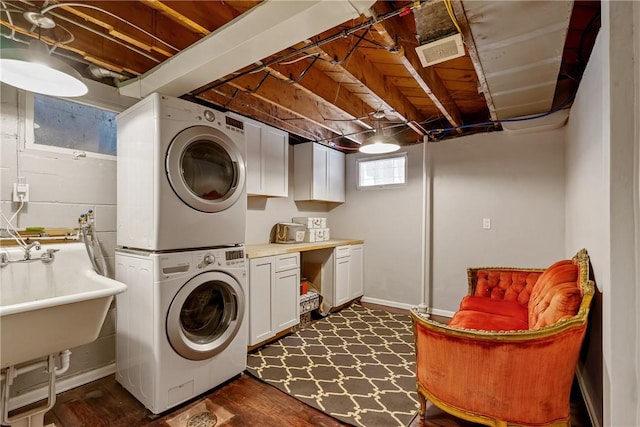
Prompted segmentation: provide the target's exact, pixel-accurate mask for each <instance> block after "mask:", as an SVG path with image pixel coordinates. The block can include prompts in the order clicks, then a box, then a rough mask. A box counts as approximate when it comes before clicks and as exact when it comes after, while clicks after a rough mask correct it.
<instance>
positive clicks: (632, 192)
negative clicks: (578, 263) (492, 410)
mask: <svg viewBox="0 0 640 427" xmlns="http://www.w3.org/2000/svg"><path fill="white" fill-rule="evenodd" d="M639 8H640V7H639V5H638V4H637V3H635V2H603V3H602V28H601V30H600V34H599V36H598V39H597V41H596V45H595V47H594V50H593V53H592V56H591V59H590V60H589V65H588V66H587V70H586V72H585V74H584V78H583V80H582V83H581V86H580V90H579V92H578V96H577V97H576V101H575V103H574V107H573V109H572V114H571V119H570V122H569V126H568V131H567V194H568V197H567V200H566V205H567V208H566V209H567V213H568V215H567V223H566V236H567V237H566V244H567V250H568V251H569V250H572V249H573V248H574V247H576V246H580V245H584V246H586V247H587V248H588V249H589V253H590V257H591V260H592V265H593V271H594V277H595V280H596V283H597V286H598V289H599V291H600V292H601V293H602V298H601V310H602V313H601V316H602V324H601V325H594V326H596V327H597V326H601V328H602V332H601V336H602V344H601V345H602V349H601V351H602V361H601V363H602V366H592V365H589V364H588V363H587V365H586V366H584V367H582V372H581V374H582V376H583V377H584V378H583V383H584V387H586V392H587V395H589V394H590V393H591V394H593V396H592V397H596V398H598V397H599V396H600V393H601V396H602V401H603V402H602V404H603V408H602V413H601V414H598V411H596V413H597V415H599V416H600V417H599V418H596V420H595V421H596V424H599V425H606V426H608V425H612V426H623V425H625V426H626V425H629V426H630V425H638V424H640V410H639V407H638V400H639V399H640V392H639V388H640V375H639V372H638V369H639V366H638V359H640V354H639V348H640V344H639V340H640V319H639V316H638V311H637V307H638V304H639V301H640V299H639V297H638V292H639V289H640V283H638V274H637V272H636V271H637V269H638V268H639V267H640V265H639V264H640V253H638V244H637V241H638V239H639V238H640V235H639V232H638V230H639V224H637V223H636V221H637V220H638V210H639V209H640V205H639V201H638V199H639V194H638V191H639V190H638V187H637V186H638V156H639V155H640V154H639V151H640V148H639V147H640V144H639V141H638V139H639V138H638V121H639V117H640V108H639V105H638V99H639V97H638V91H640V79H638V76H639V75H640V72H639V70H640V66H639V64H638V61H637V60H636V62H634V60H633V58H634V40H635V41H636V42H635V43H637V40H638V37H637V33H638V22H639V21H640V20H639V19H638V15H639V12H638V9H639ZM634 19H635V27H634V21H633V20H634ZM635 49H636V52H637V49H638V46H637V45H636V46H635ZM634 78H635V79H637V80H635V81H634ZM592 329H593V326H592ZM592 333H593V331H592ZM591 347H592V346H591ZM591 347H590V348H589V351H590V352H593V351H595V350H596V349H593V348H591ZM596 360H597V359H596ZM587 362H589V361H588V360H587ZM600 373H601V374H600ZM599 375H601V376H602V378H601V379H600V378H598V376H599ZM599 380H600V381H601V384H600V383H599V382H598V381H599ZM598 387H601V390H600V389H598ZM596 400H597V399H596ZM596 404H599V402H597V403H596ZM594 406H595V405H594Z"/></svg>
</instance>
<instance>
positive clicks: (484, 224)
mask: <svg viewBox="0 0 640 427" xmlns="http://www.w3.org/2000/svg"><path fill="white" fill-rule="evenodd" d="M482 228H483V229H485V230H490V229H491V218H482Z"/></svg>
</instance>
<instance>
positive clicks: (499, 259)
mask: <svg viewBox="0 0 640 427" xmlns="http://www.w3.org/2000/svg"><path fill="white" fill-rule="evenodd" d="M563 140H564V130H563V129H560V130H555V131H546V132H534V133H518V132H507V131H504V132H494V133H490V134H478V135H473V136H469V137H463V138H456V139H455V140H450V141H444V142H441V143H438V144H433V145H431V144H429V145H428V146H427V147H428V149H429V150H430V151H431V157H432V167H431V168H430V171H431V173H430V175H431V176H432V180H433V250H432V252H433V266H432V270H433V291H432V292H433V298H432V303H431V305H432V306H433V307H434V308H437V309H444V310H449V311H455V310H456V309H457V308H458V304H459V302H460V300H461V299H462V297H463V296H464V295H465V294H466V293H467V286H466V283H467V280H466V277H467V276H466V268H467V267H480V266H513V267H547V266H548V265H550V264H551V263H553V262H554V261H556V260H558V259H562V258H563V257H564V142H563ZM483 218H490V219H491V229H488V230H487V229H483V228H482V221H483Z"/></svg>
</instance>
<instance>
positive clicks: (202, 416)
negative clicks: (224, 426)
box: [187, 412, 218, 427]
mask: <svg viewBox="0 0 640 427" xmlns="http://www.w3.org/2000/svg"><path fill="white" fill-rule="evenodd" d="M217 422H218V418H217V417H216V416H215V414H212V413H211V412H201V413H199V414H198V415H194V416H193V417H191V418H189V420H188V421H187V427H213V426H215V425H216V423H217Z"/></svg>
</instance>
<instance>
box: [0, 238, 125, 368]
mask: <svg viewBox="0 0 640 427" xmlns="http://www.w3.org/2000/svg"><path fill="white" fill-rule="evenodd" d="M49 249H52V250H55V249H57V250H58V251H56V252H52V251H50V252H49V253H53V257H54V259H53V261H51V262H43V261H42V260H41V257H42V256H43V254H44V255H45V257H46V256H47V250H49ZM4 254H6V255H4ZM0 256H2V258H3V259H4V260H7V259H8V260H10V261H15V260H21V259H23V258H24V250H23V249H21V248H19V247H15V248H2V249H0ZM31 258H32V259H31V260H29V262H10V263H4V262H3V263H2V266H0V369H4V368H6V367H8V366H11V365H16V364H19V363H22V362H27V361H30V360H33V359H36V358H40V357H43V356H47V355H49V354H52V353H57V352H61V351H63V350H66V349H69V348H72V347H76V346H79V345H82V344H86V343H89V342H92V341H94V340H95V339H96V338H97V337H98V333H99V332H100V328H101V327H102V323H103V322H104V319H105V316H106V314H107V311H108V310H109V305H110V304H111V300H112V299H113V296H114V295H116V294H118V293H120V292H124V291H125V290H126V289H127V286H126V285H125V284H123V283H120V282H117V281H115V280H112V279H109V278H106V277H103V276H100V275H99V274H98V273H96V272H95V271H94V269H93V267H92V265H91V261H90V259H89V256H88V255H87V251H86V249H85V246H84V243H65V244H57V245H56V244H47V245H42V246H41V249H40V250H37V251H36V250H34V249H31ZM47 261H48V260H47Z"/></svg>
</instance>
